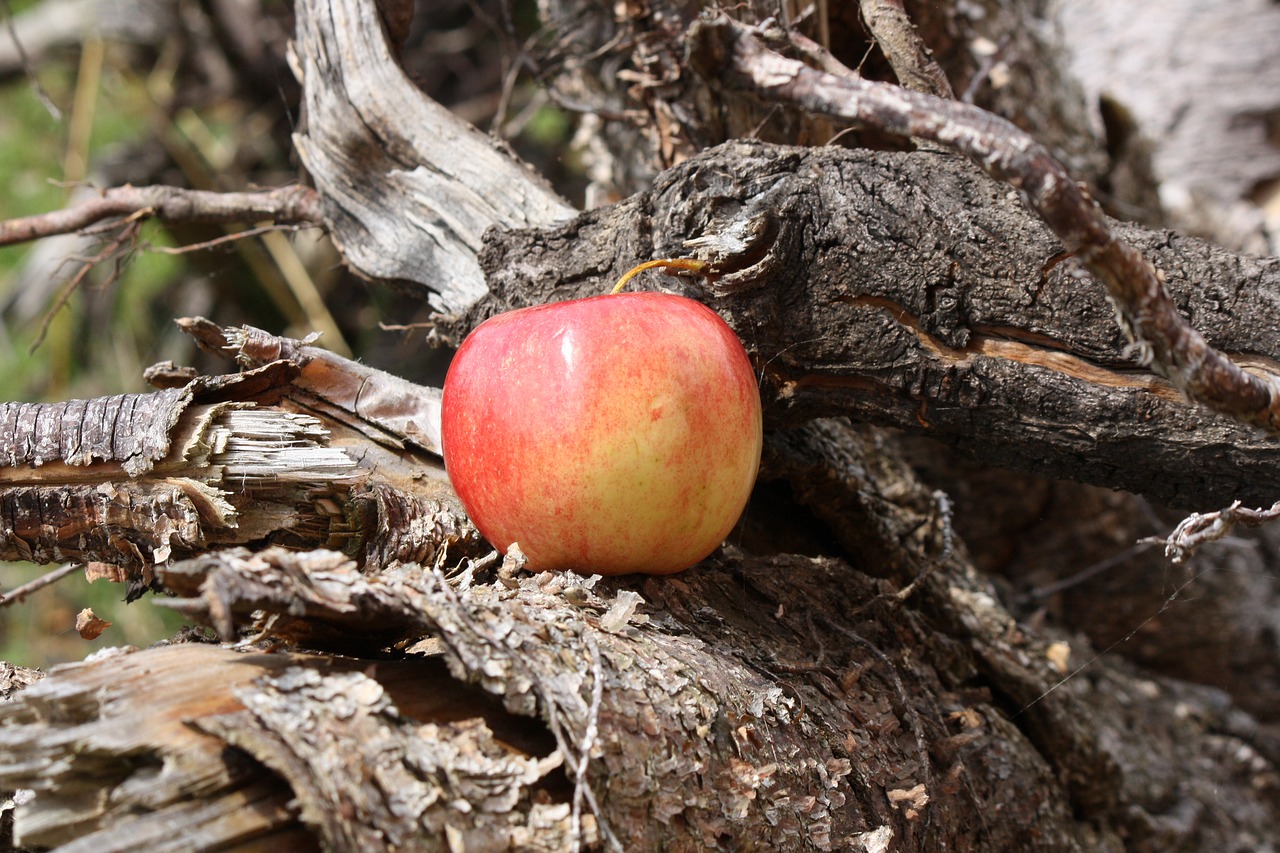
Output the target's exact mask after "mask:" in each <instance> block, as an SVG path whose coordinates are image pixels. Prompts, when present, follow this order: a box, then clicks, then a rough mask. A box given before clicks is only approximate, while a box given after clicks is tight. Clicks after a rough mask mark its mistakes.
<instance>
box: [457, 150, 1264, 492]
mask: <svg viewBox="0 0 1280 853" xmlns="http://www.w3.org/2000/svg"><path fill="white" fill-rule="evenodd" d="M760 221H763V222H765V223H767V226H768V227H765V228H763V229H761V230H760V233H761V234H762V236H761V237H760V238H759V239H758V240H757V241H756V242H750V241H748V242H746V243H745V244H744V245H743V246H742V247H741V248H735V249H734V250H733V254H730V255H726V256H725V257H722V258H719V259H718V261H717V263H718V264H719V266H720V268H721V269H722V270H724V271H725V275H724V276H723V277H722V279H721V281H720V283H719V285H718V287H719V289H720V290H721V294H720V295H718V296H716V297H715V298H714V299H713V300H712V303H713V304H714V305H715V306H716V308H717V309H718V310H720V311H721V313H722V314H724V315H725V316H726V317H727V318H728V319H729V321H730V323H731V325H733V326H734V328H735V329H736V330H737V331H738V332H739V334H740V335H741V336H742V338H743V340H744V342H745V343H746V344H747V346H748V348H749V349H750V350H751V351H752V352H753V354H754V355H755V357H756V359H757V363H758V365H759V369H760V372H761V382H762V387H763V392H764V394H765V400H766V405H765V412H766V419H767V420H768V421H769V422H770V423H772V424H775V425H785V424H789V423H796V422H798V421H801V420H803V419H805V418H809V417H813V416H815V415H829V414H837V413H841V414H850V415H854V416H856V417H858V418H859V419H865V420H871V421H875V422H879V423H883V424H891V425H893V426H896V427H900V428H902V429H905V430H908V431H911V432H919V433H922V434H926V435H929V436H932V437H935V438H938V439H940V440H942V441H944V442H946V443H948V444H950V445H952V446H953V447H956V448H957V449H959V450H960V451H961V452H963V453H965V454H967V455H971V456H974V457H976V458H979V459H982V460H983V461H985V462H989V463H992V464H996V465H999V466H1001V467H1008V468H1017V469H1021V470H1030V471H1035V472H1037V473H1041V474H1047V475H1050V476H1056V477H1067V478H1072V479H1079V480H1084V481H1086V482H1091V483H1094V484H1096V485H1102V486H1108V487H1112V488H1125V489H1129V490H1131V491H1135V492H1140V493H1143V494H1146V495H1149V496H1151V497H1153V498H1155V499H1156V500H1158V501H1161V502H1164V503H1170V504H1174V505H1179V506H1183V505H1185V506H1193V507H1194V506H1206V507H1207V506H1217V505H1220V504H1225V503H1229V502H1230V501H1231V500H1233V499H1237V498H1238V499H1240V500H1243V501H1245V502H1247V503H1255V502H1256V503H1260V504H1263V505H1270V503H1271V502H1272V500H1273V499H1274V498H1273V495H1275V494H1277V493H1280V482H1278V481H1277V479H1276V477H1275V476H1274V473H1273V472H1274V471H1276V470H1280V469H1277V466H1276V464H1275V462H1276V460H1277V456H1276V454H1277V453H1280V445H1277V444H1276V442H1275V441H1274V440H1273V439H1271V438H1268V437H1266V436H1264V435H1262V434H1260V433H1258V432H1256V431H1254V430H1253V429H1251V428H1249V427H1245V426H1242V425H1239V424H1237V423H1234V422H1233V421H1231V420H1229V419H1227V418H1223V417H1219V416H1215V415H1213V414H1212V413H1209V412H1207V411H1206V410H1204V409H1202V408H1200V407H1198V406H1195V405H1192V404H1189V403H1187V402H1186V401H1185V400H1184V399H1183V398H1182V397H1181V395H1179V394H1178V393H1177V392H1176V391H1175V390H1174V389H1173V388H1172V387H1171V386H1170V385H1168V384H1167V383H1165V382H1164V381H1163V380H1160V379H1158V378H1156V377H1153V376H1151V375H1149V374H1146V373H1145V372H1144V371H1143V370H1142V369H1141V368H1140V367H1139V366H1138V365H1137V364H1136V363H1135V360H1134V357H1133V356H1132V355H1131V354H1130V353H1128V352H1127V351H1126V347H1125V344H1124V340H1123V337H1122V336H1121V334H1120V331H1119V329H1118V328H1117V327H1116V325H1115V323H1114V321H1113V320H1112V314H1113V312H1112V310H1111V307H1110V305H1109V304H1108V302H1107V299H1106V295H1105V293H1104V292H1103V290H1102V288H1101V287H1100V286H1099V285H1097V284H1096V283H1094V282H1093V281H1092V280H1091V278H1090V277H1089V276H1088V275H1087V273H1084V272H1083V271H1082V270H1081V268H1080V265H1079V263H1078V261H1076V260H1075V259H1073V258H1071V257H1069V256H1068V255H1066V254H1065V253H1064V251H1063V248H1062V246H1061V244H1060V243H1059V242H1058V240H1057V239H1056V238H1054V237H1053V235H1052V234H1050V233H1049V232H1048V230H1047V229H1046V228H1045V227H1044V226H1043V225H1042V224H1041V223H1040V222H1039V221H1037V220H1036V219H1035V218H1034V217H1032V216H1031V215H1029V214H1028V213H1027V212H1026V211H1025V209H1024V208H1023V207H1022V206H1021V205H1020V203H1019V202H1018V200H1017V199H1016V198H1011V197H1010V193H1009V192H1008V190H1007V189H1005V188H1004V187H1002V186H1000V185H999V184H996V183H995V182H993V181H991V180H989V179H987V178H985V177H984V176H982V175H981V174H980V173H978V172H977V171H976V169H974V168H972V167H971V166H969V165H968V164H967V163H965V162H963V161H961V160H959V159H958V158H952V157H949V156H946V155H941V154H938V153H926V152H921V153H914V154H891V153H884V152H881V153H870V152H849V151H842V150H839V149H833V148H824V149H795V148H777V147H771V146H767V145H762V144H758V143H747V142H737V143H730V144H729V145H727V146H725V147H723V148H720V149H714V150H713V151H711V152H708V153H707V154H704V155H700V156H698V157H696V158H693V159H691V160H690V161H688V162H686V163H684V164H682V165H681V166H680V167H677V168H676V169H673V170H671V171H670V172H668V173H666V174H664V175H663V176H662V177H661V178H660V179H659V180H657V181H656V182H655V184H654V187H653V189H652V190H651V191H649V192H646V193H642V194H640V195H638V196H637V197H635V198H633V199H630V200H628V201H627V202H625V203H623V204H620V205H617V206H615V207H612V208H608V209H604V210H600V211H594V212H592V213H590V214H586V215H585V216H584V217H583V218H582V219H580V220H579V221H577V222H575V223H573V224H571V225H569V226H565V227H562V228H559V229H551V230H547V231H540V232H534V231H525V232H503V233H499V234H495V235H493V236H492V238H491V241H490V244H489V246H488V247H487V249H486V252H485V255H484V256H483V263H484V265H485V268H486V269H487V270H488V271H489V283H490V295H489V296H488V297H486V299H485V300H484V301H483V302H481V303H480V304H479V306H477V308H476V309H475V310H474V311H473V312H472V314H471V315H470V316H469V318H468V322H474V321H475V320H477V319H479V318H481V317H483V316H486V315H488V314H490V313H493V312H496V311H500V310H505V309H507V308H510V307H515V306H517V305H525V304H532V303H535V302H542V301H554V300H559V299H566V298H571V297H575V296H583V295H586V294H589V293H598V292H600V291H601V290H603V289H604V287H605V286H606V282H608V281H610V280H612V278H614V277H616V276H617V275H619V274H620V273H621V272H622V271H624V269H625V268H626V267H627V266H628V265H630V264H631V263H632V261H633V259H639V258H647V257H655V256H666V255H671V254H681V253H687V252H689V249H688V248H686V247H685V243H686V241H688V240H696V239H711V240H712V241H715V240H716V238H717V237H719V236H720V235H723V234H727V233H733V231H734V229H735V228H741V227H743V226H744V223H757V222H760ZM1117 227H1118V228H1120V230H1121V232H1122V233H1123V234H1125V235H1126V237H1127V238H1128V239H1129V240H1131V241H1132V242H1133V243H1134V245H1135V246H1137V247H1139V248H1140V249H1141V250H1142V251H1143V252H1144V253H1146V254H1147V255H1148V256H1149V257H1151V258H1152V259H1153V261H1154V262H1155V263H1156V264H1158V265H1159V266H1160V267H1161V268H1162V269H1164V270H1166V271H1167V272H1166V281H1167V284H1168V287H1169V289H1170V291H1171V292H1172V293H1173V295H1174V298H1175V300H1176V302H1177V303H1178V305H1179V308H1180V309H1181V310H1182V311H1183V312H1184V313H1185V314H1186V315H1187V316H1189V317H1191V318H1192V319H1193V321H1194V322H1195V324H1196V325H1197V326H1198V327H1199V328H1200V329H1201V330H1202V331H1203V333H1204V334H1205V335H1206V336H1207V337H1208V339H1209V340H1210V341H1211V342H1212V343H1213V344H1214V345H1215V346H1217V347H1219V348H1220V349H1222V350H1225V351H1227V352H1231V353H1236V354H1239V355H1241V356H1243V357H1246V358H1250V357H1251V358H1253V359H1255V360H1256V361H1257V363H1258V364H1260V365H1263V366H1269V365H1271V364H1273V363H1274V362H1275V361H1276V360H1277V359H1280V350H1278V349H1277V347H1276V346H1275V341H1276V340H1280V317H1277V315H1276V312H1275V310H1274V305H1275V297H1276V294H1277V291H1278V290H1280V262H1277V261H1276V260H1275V259H1260V258H1255V257H1250V256H1246V255H1237V254H1233V253H1229V252H1226V251H1224V250H1221V249H1217V248H1215V247H1213V246H1211V245H1209V244H1207V243H1203V242H1200V241H1196V240H1193V239H1189V238H1183V237H1179V236H1178V235H1176V234H1173V233H1170V232H1164V231H1145V230H1142V229H1140V228H1137V227H1132V226H1131V227H1124V226H1117ZM720 242H723V241H720ZM654 286H668V287H677V288H680V287H681V285H679V284H678V283H674V282H672V281H670V280H668V281H666V282H660V283H655V285H654ZM683 289H685V290H687V291H689V292H692V293H695V294H697V293H698V290H697V288H696V287H693V286H686V287H684V288H683ZM704 298H707V297H706V296H705V295H704ZM1135 459H1140V460H1142V463H1141V465H1135V464H1133V461H1134V460H1135Z"/></svg>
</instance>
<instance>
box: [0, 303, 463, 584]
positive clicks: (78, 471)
mask: <svg viewBox="0 0 1280 853" xmlns="http://www.w3.org/2000/svg"><path fill="white" fill-rule="evenodd" d="M182 325H183V326H184V327H185V328H186V329H187V330H188V331H190V332H191V333H192V334H193V335H195V336H196V337H197V339H198V340H199V341H200V342H201V344H202V345H204V346H205V347H206V348H208V349H210V350H213V351H217V352H220V353H221V354H223V355H224V356H226V355H229V354H234V356H235V357H236V358H237V360H239V361H240V363H241V364H242V365H243V366H244V372H242V373H239V374H232V375H227V376H216V377H197V378H195V379H191V380H190V381H188V382H186V383H185V384H184V385H182V386H181V387H179V388H168V389H165V390H161V391H156V392H154V393H151V394H134V395H124V396H117V397H109V398H103V399H99V400H88V401H71V402H68V403H60V404H23V403H8V404H4V405H3V406H0V460H3V461H4V462H5V463H6V464H4V465H2V466H0V518H2V519H3V520H4V525H3V528H0V556H3V557H4V558H5V559H23V560H33V561H35V562H40V563H51V562H58V561H67V560H70V561H77V562H93V563H101V564H106V565H110V566H115V567H117V568H118V569H119V570H120V577H119V579H124V580H128V582H129V584H130V595H131V596H136V595H138V594H140V593H141V592H142V591H143V590H145V589H146V588H147V587H148V586H149V585H150V584H151V583H152V581H153V579H154V576H153V573H152V569H153V567H154V566H156V565H158V564H163V563H166V562H168V561H169V560H171V559H180V558H182V557H187V556H192V555H194V554H198V553H202V552H204V551H207V550H210V549H217V548H223V547H228V546H234V545H247V544H258V545H262V544H266V543H272V542H276V543H283V544H289V545H291V546H293V547H304V548H305V547H320V546H324V547H330V548H337V549H339V550H342V551H343V552H345V553H347V554H348V555H350V556H352V557H354V558H356V559H358V560H359V562H360V564H361V565H363V566H367V567H370V569H371V570H372V568H373V567H377V566H381V565H383V564H385V563H386V562H389V561H393V560H397V559H400V560H423V561H430V560H432V559H434V558H435V557H436V556H437V554H438V553H439V552H440V551H441V550H442V549H445V548H448V547H452V548H454V549H455V551H458V552H459V553H467V552H468V550H469V549H474V548H475V547H476V543H477V542H478V536H477V534H476V532H475V529H474V528H473V527H472V526H471V525H470V523H469V522H468V521H466V519H465V518H464V517H463V515H462V513H461V510H460V508H459V507H458V504H457V500H456V498H455V497H454V495H453V492H452V490H451V489H450V488H449V486H448V484H447V481H446V480H445V476H444V469H443V465H442V464H441V462H440V460H439V457H438V455H437V454H438V452H439V435H438V427H437V423H438V420H439V414H438V409H439V403H440V396H439V392H438V391H437V390H434V389H427V388H422V387H420V386H416V385H413V384H412V383H408V382H405V381H404V380H402V379H398V378H396V377H393V376H391V375H389V374H386V373H383V372H381V371H377V370H373V369H371V368H368V367H366V366H364V365H359V364H356V363H354V362H351V361H349V360H347V359H344V358H342V357H340V356H336V355H333V354H332V353H329V352H326V351H324V350H320V349H317V348H314V347H311V346H309V345H308V344H306V343H305V342H301V341H293V340H289V339H284V338H278V337H275V336H273V335H268V334H266V333H265V332H261V331H259V330H255V329H245V330H231V331H226V330H222V329H219V328H218V327H217V326H214V325H213V324H211V323H208V322H207V321H201V320H188V321H183V323H182ZM173 373H175V371H172V370H170V371H168V372H167V373H165V374H164V375H157V379H159V380H160V381H162V382H163V381H166V380H167V378H168V376H169V375H171V374H173ZM177 373H180V372H177Z"/></svg>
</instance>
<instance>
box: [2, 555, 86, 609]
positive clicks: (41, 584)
mask: <svg viewBox="0 0 1280 853" xmlns="http://www.w3.org/2000/svg"><path fill="white" fill-rule="evenodd" d="M78 568H80V566H79V565H77V564H76V563H67V564H65V565H62V566H58V568H56V569H51V570H50V571H47V572H45V573H44V574H42V575H41V576H40V577H38V578H36V579H35V580H32V581H28V582H27V583H24V584H23V585H22V586H20V587H17V588H15V589H13V590H11V591H9V592H7V593H5V594H4V595H0V607H8V606H9V605H10V604H13V603H14V602H15V601H22V600H23V599H24V598H26V597H27V596H28V595H30V594H31V593H33V592H36V591H37V590H41V589H44V588H45V587H46V586H52V585H53V584H55V583H57V582H58V581H60V580H62V579H63V578H65V577H66V576H67V575H69V574H71V573H72V572H74V571H75V570H76V569H78Z"/></svg>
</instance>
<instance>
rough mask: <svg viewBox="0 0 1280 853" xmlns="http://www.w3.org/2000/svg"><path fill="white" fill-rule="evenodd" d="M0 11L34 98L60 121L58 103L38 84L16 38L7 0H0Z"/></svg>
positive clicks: (60, 114)
mask: <svg viewBox="0 0 1280 853" xmlns="http://www.w3.org/2000/svg"><path fill="white" fill-rule="evenodd" d="M0 13H2V14H3V15H4V25H5V28H6V29H8V30H9V38H11V39H13V46H14V47H15V48H17V50H18V59H19V61H20V62H21V63H22V71H23V73H25V74H26V75H27V79H28V80H29V81H31V89H32V90H33V91H34V92H35V93H36V100H38V101H39V102H40V105H41V106H43V107H44V108H45V110H46V111H47V112H48V113H49V115H50V116H51V117H52V118H53V120H54V121H62V110H60V109H58V105H57V104H55V103H54V102H53V99H52V98H50V97H49V93H48V92H46V91H45V90H44V86H41V85H40V78H39V77H37V76H36V66H35V63H33V62H32V61H31V57H30V56H28V55H27V49H26V48H25V47H23V46H22V39H20V38H18V28H17V27H16V26H14V23H13V7H12V6H10V5H9V0H0Z"/></svg>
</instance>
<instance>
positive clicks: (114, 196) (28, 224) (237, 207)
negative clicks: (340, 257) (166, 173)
mask: <svg viewBox="0 0 1280 853" xmlns="http://www.w3.org/2000/svg"><path fill="white" fill-rule="evenodd" d="M119 216H126V217H128V216H131V217H136V218H150V217H154V218H156V219H159V220H161V221H162V222H259V221H261V220H264V219H267V220H271V221H272V222H274V223H276V224H277V225H281V224H283V225H320V224H322V221H323V219H322V210H321V202H320V196H319V195H318V194H317V193H316V191H315V190H313V189H311V188H310V187H304V186H290V187H280V188H277V189H273V190H263V191H260V192H235V193H220V192H209V191H207V190H189V189H183V188H181V187H166V186H150V187H133V186H123V187H112V188H111V189H108V190H104V191H103V192H102V194H101V195H100V196H98V197H97V198H92V199H88V200H87V201H83V202H81V203H79V204H76V205H72V206H71V207H67V208H63V209H62V210H52V211H49V212H48V213H40V214H37V215H35V216H26V217H22V218H20V219H9V220H6V221H3V222H0V246H11V245H14V244H16V243H26V242H29V241H31V240H38V239H40V238H42V237H51V236H53V235H55V234H68V233H71V232H73V231H79V230H81V229H82V228H87V227H88V226H90V225H93V224H94V223H96V222H101V221H102V220H105V219H111V218H113V217H119Z"/></svg>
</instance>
